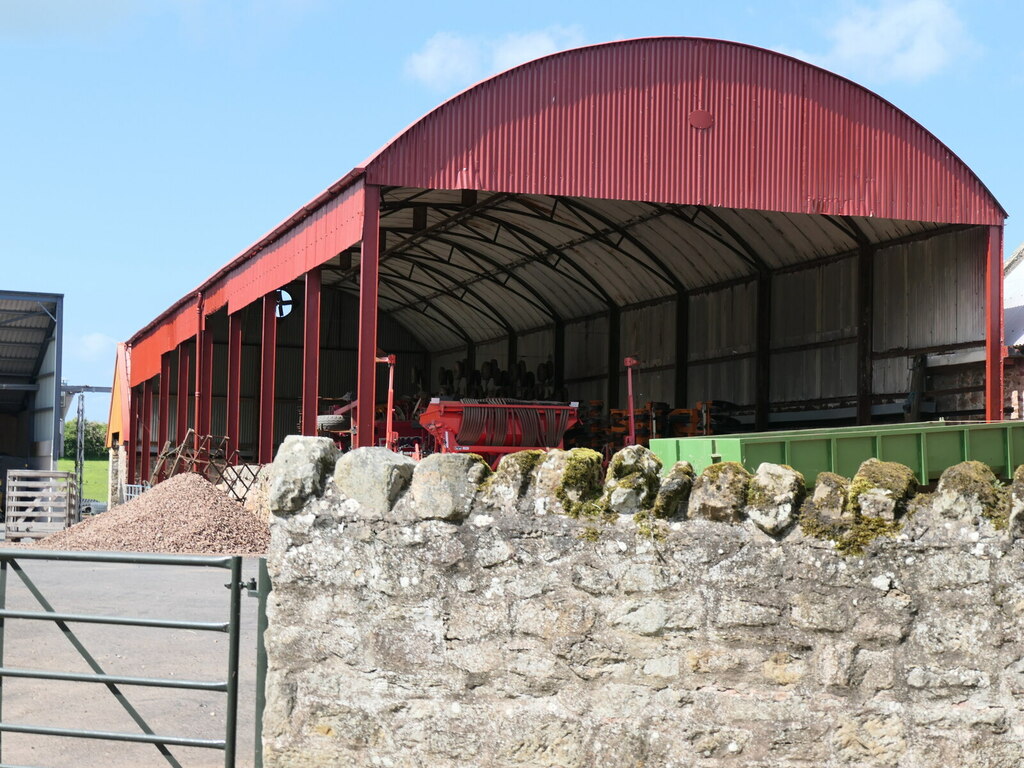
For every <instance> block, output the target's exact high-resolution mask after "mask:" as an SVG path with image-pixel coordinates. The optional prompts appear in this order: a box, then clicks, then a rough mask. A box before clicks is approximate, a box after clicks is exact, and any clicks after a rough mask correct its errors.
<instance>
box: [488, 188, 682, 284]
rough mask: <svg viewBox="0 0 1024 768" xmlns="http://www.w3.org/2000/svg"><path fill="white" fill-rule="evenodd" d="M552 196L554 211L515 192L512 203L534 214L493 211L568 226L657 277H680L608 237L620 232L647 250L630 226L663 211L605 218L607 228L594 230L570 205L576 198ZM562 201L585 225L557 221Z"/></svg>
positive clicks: (504, 209) (641, 222) (665, 278)
mask: <svg viewBox="0 0 1024 768" xmlns="http://www.w3.org/2000/svg"><path fill="white" fill-rule="evenodd" d="M552 199H553V200H554V201H555V204H554V205H553V206H552V208H551V213H543V212H540V211H538V210H537V208H536V207H535V206H534V205H532V201H530V200H529V199H528V198H524V197H521V196H518V195H512V196H511V202H516V203H519V204H520V205H523V206H525V207H526V208H527V209H528V210H530V211H533V213H523V212H521V211H512V210H508V209H506V208H495V209H494V211H495V212H498V213H509V214H510V215H512V216H528V217H530V218H536V219H540V220H541V221H545V222H548V223H550V224H554V225H555V226H558V227H561V228H562V229H568V230H569V231H571V232H575V233H577V234H579V235H581V236H586V237H587V240H588V241H589V240H599V241H601V242H603V243H604V244H605V245H607V246H608V247H609V248H611V249H612V250H613V251H616V252H617V253H620V254H622V255H623V256H625V257H626V258H627V259H629V260H630V261H632V262H633V263H635V264H637V265H639V266H640V267H641V268H643V269H645V270H647V271H648V272H650V273H651V274H653V275H654V276H655V277H657V278H659V279H661V280H667V281H668V282H670V283H672V285H673V286H674V285H675V284H676V283H677V282H678V280H675V281H673V278H672V277H671V276H670V274H668V272H667V270H666V271H665V272H664V273H659V272H658V271H657V270H656V269H654V268H652V267H651V265H650V264H647V263H646V262H644V261H643V260H642V259H639V258H637V257H636V256H634V255H633V254H632V253H630V252H629V251H627V250H625V249H624V248H623V247H622V246H621V244H620V243H613V242H612V241H611V238H610V237H609V235H612V234H618V235H620V236H621V237H623V238H629V239H630V241H631V242H633V243H634V245H636V246H637V247H638V248H640V249H641V250H644V246H643V244H642V243H639V242H637V241H636V239H635V238H633V237H632V236H630V235H628V230H629V229H630V228H631V227H636V226H639V225H640V224H644V223H646V222H648V221H650V220H651V219H656V218H658V217H660V216H661V215H662V214H661V213H657V214H653V215H652V214H645V215H643V216H637V217H634V218H632V219H629V220H628V221H626V222H623V223H622V224H619V223H616V222H613V221H611V220H610V219H605V220H604V221H603V222H602V223H603V224H604V226H605V228H604V229H595V228H594V227H593V225H592V224H591V223H590V222H589V221H587V220H586V219H584V218H583V217H582V216H581V215H580V213H579V212H578V211H577V210H576V209H574V208H572V207H571V206H570V204H569V201H570V200H574V198H569V197H556V198H552ZM559 204H561V205H562V206H563V207H565V208H569V210H570V211H571V212H572V214H573V216H575V218H576V219H578V220H579V221H581V222H582V223H583V224H584V227H577V226H574V225H572V224H570V223H568V222H566V221H558V220H556V219H555V218H554V212H555V210H556V209H557V206H558V205H559ZM578 205H579V207H580V208H581V209H584V210H587V209H586V208H585V207H584V206H583V205H582V204H578ZM591 215H593V217H594V218H595V219H599V220H600V219H601V215H600V214H598V213H596V212H591ZM653 260H654V261H655V262H656V263H658V260H657V257H654V258H653ZM660 266H664V265H660Z"/></svg>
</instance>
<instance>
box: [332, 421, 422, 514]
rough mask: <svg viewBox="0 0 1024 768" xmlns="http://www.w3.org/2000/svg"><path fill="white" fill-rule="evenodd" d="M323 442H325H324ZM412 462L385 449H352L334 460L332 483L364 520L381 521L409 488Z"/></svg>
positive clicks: (414, 464) (412, 467)
mask: <svg viewBox="0 0 1024 768" xmlns="http://www.w3.org/2000/svg"><path fill="white" fill-rule="evenodd" d="M325 439H326V438H325ZM415 468H416V462H414V461H413V460H412V459H410V458H409V457H408V456H403V455H401V454H399V453H392V452H391V451H389V450H388V449H387V448H356V449H355V450H354V451H349V452H348V453H345V454H343V455H342V456H341V458H339V459H338V461H337V464H335V466H334V482H335V484H336V485H337V486H338V489H339V490H340V491H341V492H342V493H343V494H344V495H345V496H347V497H348V498H350V499H353V500H355V501H356V502H358V503H359V507H360V510H361V512H362V514H363V515H364V516H366V517H371V518H381V517H383V516H384V515H386V514H387V513H388V512H389V511H390V510H391V507H392V506H393V505H394V504H395V502H396V501H397V499H398V497H399V496H400V495H401V493H402V492H403V491H404V490H405V489H406V487H407V486H408V485H409V481H410V480H411V479H412V475H413V470H414V469H415Z"/></svg>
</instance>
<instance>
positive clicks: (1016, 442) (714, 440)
mask: <svg viewBox="0 0 1024 768" xmlns="http://www.w3.org/2000/svg"><path fill="white" fill-rule="evenodd" d="M651 450H652V451H654V453H655V454H656V455H657V456H658V458H660V459H661V461H662V464H663V465H664V471H666V472H667V471H668V469H669V468H670V467H671V466H672V465H673V464H674V463H675V462H677V461H683V460H685V461H689V462H690V463H691V464H692V465H693V468H694V471H696V472H698V473H699V472H701V471H703V470H704V468H705V467H707V466H709V465H711V464H717V463H719V462H723V461H737V462H739V463H740V464H743V465H744V466H745V467H746V468H747V469H749V470H750V471H754V470H756V469H757V467H758V465H759V464H761V463H762V462H769V463H772V464H788V465H790V466H792V467H793V468H794V469H796V470H798V471H799V472H801V473H803V475H804V477H805V478H807V480H808V482H810V483H813V482H814V480H815V478H816V477H817V476H818V474H819V473H820V472H836V473H838V474H840V475H844V476H846V477H852V476H853V475H854V474H855V473H856V472H857V468H858V467H859V466H860V465H861V463H862V462H863V461H864V460H865V459H869V458H877V459H881V460H883V461H898V462H899V463H901V464H905V465H907V466H908V467H910V468H911V469H912V470H914V473H915V474H916V475H917V479H918V482H920V483H922V484H928V483H931V482H934V481H935V480H937V479H938V478H939V476H940V475H941V474H942V472H943V470H945V469H947V468H948V467H951V466H953V465H954V464H958V463H960V462H961V461H967V460H976V461H981V462H983V463H985V464H987V465H988V466H989V467H991V468H992V471H993V472H995V474H996V475H997V476H999V477H1002V478H1009V477H1010V476H1011V475H1012V474H1013V470H1014V469H1015V468H1016V466H1017V465H1018V464H1020V463H1024V421H1000V422H947V421H929V422H920V423H913V424H883V425H873V426H863V427H840V428H836V429H806V430H787V431H780V432H758V433H750V434H740V435H722V436H709V437H687V438H672V439H656V440H651Z"/></svg>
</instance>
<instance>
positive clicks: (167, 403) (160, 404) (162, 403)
mask: <svg viewBox="0 0 1024 768" xmlns="http://www.w3.org/2000/svg"><path fill="white" fill-rule="evenodd" d="M170 416H171V356H170V354H169V353H166V352H165V353H164V354H163V355H161V356H160V393H159V394H158V395H157V418H156V449H157V451H160V452H162V451H163V449H164V446H165V445H166V444H167V436H168V435H169V434H170V424H169V422H170ZM157 479H158V480H163V479H164V472H163V470H161V471H160V477H159V478H157Z"/></svg>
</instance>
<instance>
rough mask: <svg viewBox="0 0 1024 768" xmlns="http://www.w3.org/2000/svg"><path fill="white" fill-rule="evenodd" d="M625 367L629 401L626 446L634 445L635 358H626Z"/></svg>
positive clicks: (627, 404)
mask: <svg viewBox="0 0 1024 768" xmlns="http://www.w3.org/2000/svg"><path fill="white" fill-rule="evenodd" d="M623 363H625V365H626V397H627V399H628V400H629V402H628V403H626V406H627V407H628V408H629V435H628V436H627V438H626V440H628V442H626V445H636V419H635V417H634V416H633V366H635V365H636V364H637V359H636V358H635V357H627V358H626V359H625V360H623Z"/></svg>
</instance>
